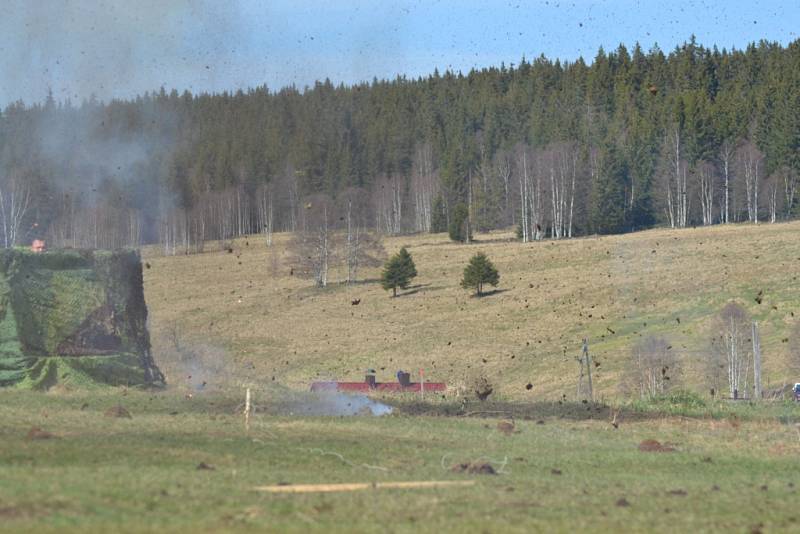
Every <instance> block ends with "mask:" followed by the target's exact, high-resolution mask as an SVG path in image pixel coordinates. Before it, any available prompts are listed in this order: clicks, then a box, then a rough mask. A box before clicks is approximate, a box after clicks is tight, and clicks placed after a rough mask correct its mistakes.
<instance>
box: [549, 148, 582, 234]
mask: <svg viewBox="0 0 800 534" xmlns="http://www.w3.org/2000/svg"><path fill="white" fill-rule="evenodd" d="M549 156H550V157H549V171H550V172H549V174H550V204H551V208H552V216H553V221H552V222H553V224H552V227H551V232H552V237H553V238H554V239H561V238H563V237H572V214H573V212H574V206H575V178H576V175H577V172H578V149H577V146H576V145H574V144H572V143H565V144H561V145H556V146H555V147H553V148H552V150H551V151H550V154H549Z"/></svg>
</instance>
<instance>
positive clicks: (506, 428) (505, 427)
mask: <svg viewBox="0 0 800 534" xmlns="http://www.w3.org/2000/svg"><path fill="white" fill-rule="evenodd" d="M515 429H516V426H515V425H514V421H500V422H499V423H497V430H498V431H499V432H502V433H503V434H505V435H506V436H510V435H511V434H513V433H514V430H515Z"/></svg>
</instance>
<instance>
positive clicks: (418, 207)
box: [411, 143, 439, 232]
mask: <svg viewBox="0 0 800 534" xmlns="http://www.w3.org/2000/svg"><path fill="white" fill-rule="evenodd" d="M438 191H439V188H438V183H437V178H436V176H435V174H434V169H433V150H432V149H431V146H430V144H427V143H426V144H424V145H422V146H420V147H418V148H417V150H416V152H415V155H414V163H413V167H412V177H411V197H412V200H413V203H414V230H415V231H416V232H429V231H430V229H431V222H432V214H433V199H434V198H436V195H437V194H438Z"/></svg>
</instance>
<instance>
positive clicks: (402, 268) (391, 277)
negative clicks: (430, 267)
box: [381, 247, 417, 297]
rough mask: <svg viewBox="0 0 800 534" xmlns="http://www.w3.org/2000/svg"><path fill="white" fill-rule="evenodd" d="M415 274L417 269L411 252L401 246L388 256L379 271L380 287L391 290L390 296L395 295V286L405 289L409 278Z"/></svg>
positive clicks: (409, 280)
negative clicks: (392, 254) (398, 250)
mask: <svg viewBox="0 0 800 534" xmlns="http://www.w3.org/2000/svg"><path fill="white" fill-rule="evenodd" d="M415 276H417V269H416V266H415V265H414V260H413V259H412V258H411V254H409V253H408V251H407V250H406V249H405V247H403V248H402V249H400V252H398V253H397V254H395V255H394V256H392V257H391V258H389V261H387V262H386V265H385V266H384V268H383V272H382V273H381V287H383V289H386V290H389V289H391V290H392V297H396V296H397V288H398V287H399V288H400V289H406V288H407V287H408V284H409V283H410V282H411V279H412V278H414V277H415Z"/></svg>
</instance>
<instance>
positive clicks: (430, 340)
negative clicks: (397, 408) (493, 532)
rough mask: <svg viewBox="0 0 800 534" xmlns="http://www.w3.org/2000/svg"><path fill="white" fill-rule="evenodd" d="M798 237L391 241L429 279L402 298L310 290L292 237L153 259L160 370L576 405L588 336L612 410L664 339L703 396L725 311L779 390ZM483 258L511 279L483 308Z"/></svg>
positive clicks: (218, 380) (153, 320)
mask: <svg viewBox="0 0 800 534" xmlns="http://www.w3.org/2000/svg"><path fill="white" fill-rule="evenodd" d="M798 232H800V223H786V224H776V225H761V226H749V225H747V226H745V225H731V226H714V227H711V228H698V229H686V230H681V231H671V230H663V229H659V230H651V231H646V232H640V233H634V234H628V235H621V236H608V237H589V238H582V239H574V240H569V241H558V242H555V241H543V242H535V243H525V244H523V243H520V242H516V241H512V240H511V237H512V235H511V234H510V233H491V234H484V235H479V236H477V238H478V243H475V244H472V245H459V244H453V243H450V242H449V241H448V240H447V237H446V236H445V235H444V234H441V235H417V236H405V237H398V238H388V239H386V241H385V246H386V249H387V251H388V252H389V253H392V252H394V251H396V250H397V249H399V248H400V247H401V246H407V247H408V248H409V251H410V252H411V254H412V255H413V257H414V259H415V261H416V264H417V270H418V271H419V276H418V277H417V278H416V279H415V281H414V282H415V284H416V285H415V286H414V287H413V288H411V289H410V290H409V291H407V292H406V294H404V295H402V296H401V297H398V298H396V299H392V298H389V294H388V293H387V292H385V291H383V290H382V289H381V287H380V284H379V283H377V282H375V281H374V279H376V278H377V277H378V275H379V270H377V269H375V270H371V271H368V272H365V273H364V275H363V276H365V277H366V278H368V279H373V281H371V282H365V283H362V284H356V285H353V286H345V285H338V284H333V285H331V286H330V287H328V288H327V289H324V290H317V289H314V288H313V287H311V284H310V282H308V281H305V280H300V279H297V278H296V277H293V276H290V275H289V268H288V267H287V266H284V265H281V264H279V262H277V261H276V258H273V256H272V254H273V253H276V254H283V253H284V252H285V250H284V246H283V243H284V242H285V240H286V239H287V237H288V236H279V237H278V239H277V244H276V245H275V246H274V247H273V249H272V250H268V249H267V248H266V247H265V246H264V243H263V239H262V238H260V237H250V238H248V239H240V240H238V241H236V243H235V245H234V251H233V253H229V252H227V251H213V252H207V253H204V254H198V255H191V256H178V257H155V256H152V257H150V256H149V255H148V257H147V262H148V264H149V266H150V268H149V269H145V293H146V300H147V303H148V306H149V310H150V328H151V334H152V337H153V344H154V355H155V358H156V361H157V362H158V364H159V365H160V367H161V368H162V369H163V370H164V371H165V373H166V374H167V380H168V381H170V382H171V383H172V384H174V385H179V386H180V385H183V384H186V382H187V381H189V382H191V383H192V384H195V385H197V384H198V383H200V382H201V381H205V382H208V387H220V386H223V385H232V384H235V383H239V382H240V381H246V382H249V383H272V382H273V378H274V382H275V383H280V384H285V385H288V386H290V387H292V388H297V389H305V388H307V386H308V384H309V382H311V381H312V380H317V379H326V378H338V379H347V380H360V379H362V378H363V374H364V369H366V368H367V367H374V368H376V369H377V370H378V375H379V380H381V379H382V380H389V379H392V378H393V376H394V373H395V372H396V371H397V369H405V370H410V371H414V372H416V370H417V369H419V368H424V369H425V373H426V377H427V379H428V380H443V381H447V382H448V383H451V384H455V385H458V384H463V383H464V381H465V380H466V379H468V378H470V377H473V376H476V375H478V374H480V375H484V376H487V377H488V378H489V379H490V380H492V381H493V382H494V383H495V384H496V386H497V389H496V391H498V393H499V394H500V395H502V396H506V397H508V398H513V399H523V398H524V399H531V398H537V399H541V398H557V397H560V396H561V395H562V394H565V395H567V396H568V397H570V398H571V397H572V396H573V395H574V391H575V385H576V380H577V375H578V365H577V363H576V361H575V358H576V356H577V355H578V353H579V351H580V346H581V339H582V338H583V337H588V338H589V340H590V348H591V352H592V354H593V356H594V358H595V361H596V362H597V363H598V364H599V367H597V368H596V373H595V376H594V378H595V384H596V385H595V387H596V390H597V391H599V392H600V394H601V395H603V396H605V397H613V396H617V395H619V387H618V386H619V381H620V376H621V371H622V370H623V368H624V366H625V364H626V361H627V358H628V355H629V351H630V347H631V345H632V344H633V343H634V342H635V341H636V340H637V339H638V338H639V337H641V336H648V335H659V336H665V337H666V338H667V339H668V340H669V342H670V343H671V344H672V346H673V350H676V351H679V352H680V355H681V358H682V360H683V364H684V369H685V371H684V376H683V378H682V381H683V382H684V383H686V384H687V385H688V386H691V387H696V388H700V387H702V369H703V367H702V359H703V357H704V355H705V354H707V351H708V346H709V339H710V336H711V335H712V333H711V332H710V324H711V319H712V317H713V315H714V314H715V313H716V312H718V310H719V309H720V308H721V307H722V306H723V305H724V303H726V302H727V301H728V300H729V299H738V300H739V301H740V302H741V303H742V304H743V305H744V306H745V307H746V308H747V309H748V311H749V312H750V313H751V314H752V315H753V317H754V318H755V319H756V320H758V321H759V323H760V325H761V338H762V352H763V354H764V382H765V387H767V386H779V385H781V384H783V383H784V381H790V380H794V378H795V377H791V376H789V374H788V372H787V371H788V365H789V350H790V347H791V346H792V345H793V340H788V341H785V340H787V338H789V337H790V336H791V335H792V332H793V322H794V320H795V319H794V318H793V311H795V310H796V311H797V312H800V293H799V292H798V284H797V277H796V267H795V265H797V262H798V260H800V240H798V239H797V235H798ZM478 250H482V251H484V252H486V253H487V255H488V256H489V257H490V258H491V259H492V260H493V261H494V262H495V264H496V266H497V267H498V269H499V271H500V274H501V280H500V286H499V290H500V291H498V292H497V293H495V294H493V295H490V296H486V297H484V298H480V299H477V298H472V297H470V295H469V294H468V293H467V292H466V291H464V290H462V289H461V288H460V287H459V286H458V280H459V279H460V274H461V272H462V270H463V268H464V265H465V264H466V262H467V259H468V258H469V256H470V255H472V254H473V253H474V252H476V251H478ZM271 271H274V273H272V274H271ZM332 278H333V279H336V276H334V277H332ZM759 291H763V300H762V302H761V304H758V303H757V302H756V300H755V297H756V295H757V294H758V292H759ZM355 298H358V299H361V303H360V304H359V305H358V306H353V305H351V299H355ZM798 319H800V317H798ZM189 375H191V378H189ZM529 382H530V383H532V384H533V388H532V389H531V390H527V389H526V388H525V386H526V384H528V383H529Z"/></svg>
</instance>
